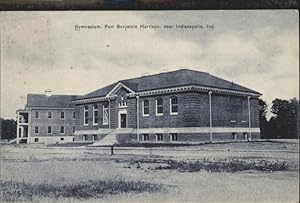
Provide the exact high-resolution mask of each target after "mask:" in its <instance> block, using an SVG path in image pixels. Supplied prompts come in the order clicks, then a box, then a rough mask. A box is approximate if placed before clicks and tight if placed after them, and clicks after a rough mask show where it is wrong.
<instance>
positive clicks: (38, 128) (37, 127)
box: [34, 126, 40, 134]
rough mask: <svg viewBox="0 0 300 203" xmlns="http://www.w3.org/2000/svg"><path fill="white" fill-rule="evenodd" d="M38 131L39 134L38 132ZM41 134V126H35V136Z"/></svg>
mask: <svg viewBox="0 0 300 203" xmlns="http://www.w3.org/2000/svg"><path fill="white" fill-rule="evenodd" d="M36 129H37V132H36ZM39 133H40V127H39V126H34V134H39Z"/></svg>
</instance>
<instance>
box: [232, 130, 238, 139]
mask: <svg viewBox="0 0 300 203" xmlns="http://www.w3.org/2000/svg"><path fill="white" fill-rule="evenodd" d="M232 139H234V140H236V139H237V133H236V132H233V133H232Z"/></svg>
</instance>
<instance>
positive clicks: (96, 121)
mask: <svg viewBox="0 0 300 203" xmlns="http://www.w3.org/2000/svg"><path fill="white" fill-rule="evenodd" d="M97 124H98V105H94V106H93V125H97Z"/></svg>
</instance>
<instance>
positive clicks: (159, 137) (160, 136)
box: [156, 133, 164, 142]
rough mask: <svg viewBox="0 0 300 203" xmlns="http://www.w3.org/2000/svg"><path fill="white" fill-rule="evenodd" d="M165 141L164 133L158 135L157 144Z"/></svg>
mask: <svg viewBox="0 0 300 203" xmlns="http://www.w3.org/2000/svg"><path fill="white" fill-rule="evenodd" d="M162 141H164V135H163V134H162V133H157V134H156V142H162Z"/></svg>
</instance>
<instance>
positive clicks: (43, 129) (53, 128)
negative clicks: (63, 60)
mask: <svg viewBox="0 0 300 203" xmlns="http://www.w3.org/2000/svg"><path fill="white" fill-rule="evenodd" d="M75 98H76V96H74V95H51V92H50V91H46V93H45V94H28V95H27V104H26V105H25V108H24V109H20V110H17V139H16V142H17V143H45V144H52V143H64V142H72V141H73V133H74V132H75V108H74V105H73V104H72V102H71V101H72V100H74V99H75Z"/></svg>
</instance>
